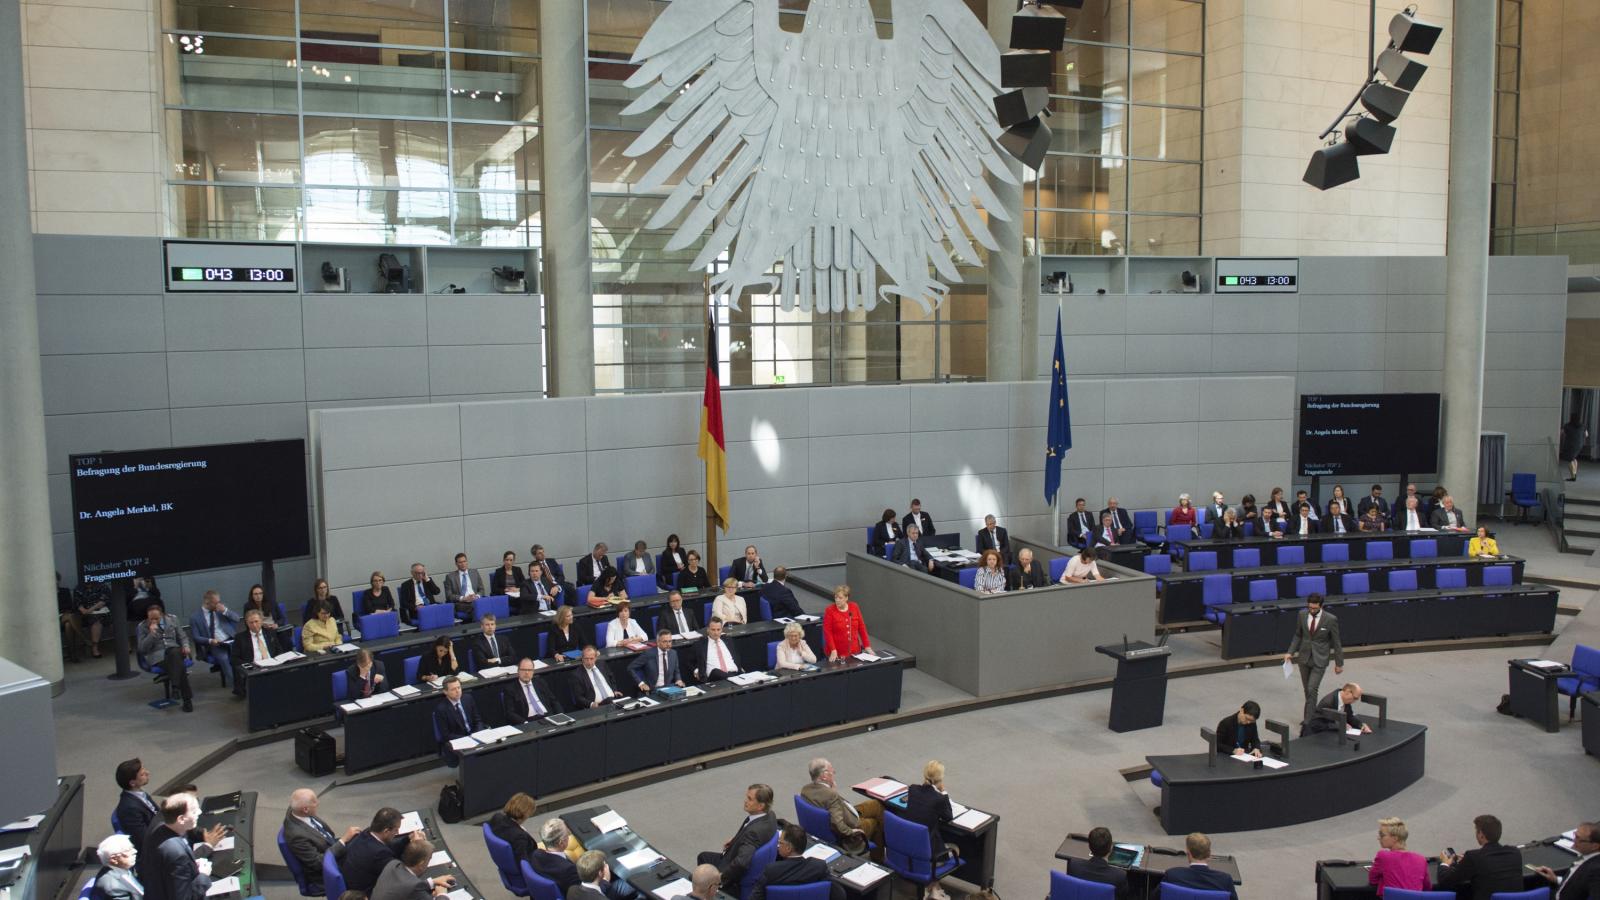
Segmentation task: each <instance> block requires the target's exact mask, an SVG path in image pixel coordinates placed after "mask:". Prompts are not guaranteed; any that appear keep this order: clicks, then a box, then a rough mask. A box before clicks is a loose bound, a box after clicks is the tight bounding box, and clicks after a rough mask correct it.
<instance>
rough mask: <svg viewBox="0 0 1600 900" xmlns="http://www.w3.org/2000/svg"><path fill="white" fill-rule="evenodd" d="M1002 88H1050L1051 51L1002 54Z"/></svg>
mask: <svg viewBox="0 0 1600 900" xmlns="http://www.w3.org/2000/svg"><path fill="white" fill-rule="evenodd" d="M1057 49H1059V48H1057ZM1000 86H1001V87H1005V88H1026V87H1041V88H1045V89H1046V90H1048V89H1049V88H1050V51H1048V50H1007V51H1006V52H1004V53H1002V54H1000Z"/></svg>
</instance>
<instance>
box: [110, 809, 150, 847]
mask: <svg viewBox="0 0 1600 900" xmlns="http://www.w3.org/2000/svg"><path fill="white" fill-rule="evenodd" d="M111 832H112V833H113V834H127V832H126V831H123V830H122V822H120V821H118V819H117V812H116V810H112V811H111ZM142 839H143V838H142V837H141V840H142Z"/></svg>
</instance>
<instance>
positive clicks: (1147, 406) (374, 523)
mask: <svg viewBox="0 0 1600 900" xmlns="http://www.w3.org/2000/svg"><path fill="white" fill-rule="evenodd" d="M1069 390H1070V392H1071V400H1072V407H1071V408H1072V417H1073V449H1072V450H1071V452H1070V453H1069V454H1068V455H1067V460H1066V466H1065V469H1064V477H1063V486H1062V493H1063V496H1064V498H1065V503H1064V506H1065V507H1066V508H1070V507H1071V502H1072V498H1074V497H1076V496H1080V495H1081V496H1084V497H1086V498H1088V499H1089V500H1090V501H1091V503H1093V504H1095V508H1097V509H1098V508H1099V505H1101V503H1102V501H1103V499H1104V497H1105V496H1106V495H1107V494H1108V493H1110V494H1113V495H1116V496H1118V497H1119V498H1120V500H1121V501H1122V503H1123V504H1125V505H1126V506H1129V507H1145V506H1157V505H1160V506H1170V505H1171V504H1172V503H1173V502H1174V498H1175V497H1176V495H1177V494H1178V492H1180V491H1190V492H1192V493H1193V492H1202V491H1203V492H1206V493H1209V492H1210V491H1211V490H1212V489H1213V488H1215V489H1220V490H1222V491H1224V492H1225V493H1226V494H1228V496H1230V497H1238V496H1239V495H1240V494H1242V493H1244V492H1246V491H1255V492H1256V493H1258V494H1259V493H1261V491H1262V489H1263V487H1264V486H1270V485H1272V484H1278V483H1283V482H1285V481H1286V480H1287V477H1288V471H1289V468H1288V467H1289V452H1290V438H1291V434H1290V430H1291V427H1292V417H1293V410H1294V391H1293V380H1292V379H1291V378H1287V377H1282V376H1272V377H1240V378H1170V379H1151V380H1137V381H1121V380H1113V381H1108V380H1099V379H1076V380H1074V381H1072V382H1071V383H1070V385H1069ZM1048 401H1049V389H1048V385H1046V384H1045V383H1043V382H1032V383H1017V384H943V385H904V386H882V387H878V386H862V387H844V388H788V389H774V390H756V391H732V392H727V393H725V394H724V395H723V406H724V416H725V420H724V421H725V426H726V431H725V434H726V436H727V441H728V470H729V485H730V489H731V503H732V513H731V515H732V524H733V530H732V533H731V534H729V535H726V536H719V538H718V547H719V559H720V561H721V562H722V563H724V564H726V563H727V562H728V561H729V560H731V559H732V558H733V557H734V556H736V555H738V554H739V553H740V552H741V550H742V548H743V547H744V545H745V544H747V543H755V544H757V545H758V546H759V547H760V549H761V552H762V556H763V557H764V558H765V559H767V560H769V561H771V562H772V563H781V564H787V565H803V564H812V563H837V562H839V561H841V560H842V559H843V558H844V553H845V551H846V550H853V549H855V550H858V549H861V548H862V547H863V546H864V544H865V542H866V531H865V529H866V526H868V525H870V524H872V523H874V522H876V521H877V520H878V518H879V516H880V514H881V512H882V510H883V509H884V507H886V506H887V507H893V508H894V509H895V510H896V511H897V512H899V513H901V514H902V515H903V514H904V512H905V509H906V506H907V504H908V503H909V500H910V498H911V497H913V496H915V497H919V498H921V500H922V501H923V506H924V508H925V509H926V510H927V511H928V512H929V514H930V515H932V516H933V517H934V521H935V523H936V524H937V525H938V527H939V529H940V530H941V531H945V530H959V531H961V532H962V534H963V539H964V540H965V541H966V542H967V543H968V544H969V545H970V543H971V540H972V535H973V532H974V530H975V528H976V527H977V526H978V525H979V524H980V523H981V522H982V520H983V517H984V516H985V515H986V514H988V513H991V512H992V513H995V514H996V515H997V516H999V518H1000V519H1001V521H1002V523H1003V524H1005V525H1007V526H1009V527H1010V528H1012V529H1013V530H1016V531H1019V532H1026V533H1032V534H1035V535H1041V534H1047V533H1048V532H1047V531H1046V530H1045V529H1047V528H1048V511H1049V508H1048V507H1047V506H1046V505H1045V503H1044V497H1043V492H1044V470H1043V465H1044V442H1045V428H1044V425H1045V415H1046V412H1047V407H1048ZM699 406H700V397H699V395H698V394H693V393H677V394H659V395H653V396H625V397H600V398H589V399H581V398H574V399H550V400H513V401H504V402H495V403H443V404H429V405H419V406H385V407H375V408H368V409H322V410H315V411H313V412H312V413H311V419H312V427H311V432H312V443H313V453H312V456H313V461H314V465H315V474H314V478H317V479H319V484H318V488H319V490H320V495H321V502H320V508H321V510H322V520H321V523H320V527H319V531H320V534H319V537H320V539H321V541H322V546H323V548H324V549H323V551H322V552H323V558H322V569H323V571H324V572H325V573H326V575H327V577H328V578H329V580H330V581H331V582H332V583H333V584H335V585H340V586H343V588H344V589H348V587H349V586H351V585H357V586H359V585H364V584H365V583H366V580H367V576H368V575H369V574H370V573H371V572H372V570H374V569H381V570H383V572H384V574H385V575H387V576H388V577H389V578H390V579H391V580H396V579H397V578H399V577H400V576H401V573H403V572H404V570H405V568H406V567H407V566H408V565H409V563H411V562H412V561H413V560H417V561H420V562H423V563H424V564H426V565H428V566H429V567H430V569H444V568H445V567H447V566H448V565H449V562H450V560H451V558H452V557H453V556H454V555H455V554H456V552H457V551H461V550H465V551H466V553H467V554H468V556H469V557H470V558H471V560H472V563H473V565H474V566H477V567H481V568H484V569H488V568H490V567H492V566H493V565H495V564H496V563H497V562H498V561H499V558H500V554H501V553H502V552H503V551H505V550H508V549H510V550H515V551H516V552H517V555H518V557H519V559H523V560H525V559H526V558H527V555H528V548H529V547H530V546H532V545H533V544H534V543H536V542H537V543H541V544H544V545H545V547H546V549H547V551H548V552H549V553H550V555H552V556H554V557H556V558H558V559H561V560H564V561H568V562H569V564H570V561H571V560H573V559H575V558H577V557H579V556H581V555H582V554H583V553H585V552H587V551H588V550H589V549H590V548H591V547H592V545H593V544H594V542H595V541H605V542H607V543H608V544H609V545H610V546H611V547H612V550H613V553H616V552H621V551H622V550H624V549H626V548H628V547H631V546H632V543H633V541H634V540H644V541H646V542H647V543H648V544H649V545H650V547H651V548H652V549H653V550H659V549H660V548H661V546H662V545H663V544H664V543H665V540H666V537H667V535H668V534H669V533H671V532H676V533H677V534H678V535H679V536H680V537H681V538H682V539H683V541H684V543H685V544H686V545H689V546H694V547H703V541H704V537H705V531H704V522H705V513H704V509H705V507H704V503H703V496H704V495H703V490H704V486H703V484H704V482H703V478H704V470H703V467H702V464H701V462H700V460H699V459H698V458H697V457H696V456H695V440H696V435H697V430H698V428H699ZM402 431H404V432H405V433H414V434H417V435H419V436H420V438H419V439H418V440H415V441H381V442H373V441H371V440H369V438H370V437H371V436H372V435H374V434H381V435H392V434H397V433H401V432H402ZM570 573H571V570H570V569H569V574H570Z"/></svg>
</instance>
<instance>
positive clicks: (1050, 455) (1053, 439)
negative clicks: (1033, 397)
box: [1044, 308, 1072, 504]
mask: <svg viewBox="0 0 1600 900" xmlns="http://www.w3.org/2000/svg"><path fill="white" fill-rule="evenodd" d="M1046 440H1047V441H1048V444H1047V446H1046V447H1045V452H1044V500H1045V502H1046V503H1051V504H1053V503H1055V502H1056V492H1057V491H1059V490H1060V489H1061V461H1062V460H1064V459H1066V458H1067V451H1068V450H1071V449H1072V407H1071V406H1070V405H1069V404H1068V402H1067V363H1066V352H1065V351H1064V350H1063V349H1062V347H1061V310H1060V309H1059V308H1058V309H1057V310H1056V354H1055V360H1054V361H1052V362H1051V363H1050V430H1049V434H1048V437H1047V438H1046Z"/></svg>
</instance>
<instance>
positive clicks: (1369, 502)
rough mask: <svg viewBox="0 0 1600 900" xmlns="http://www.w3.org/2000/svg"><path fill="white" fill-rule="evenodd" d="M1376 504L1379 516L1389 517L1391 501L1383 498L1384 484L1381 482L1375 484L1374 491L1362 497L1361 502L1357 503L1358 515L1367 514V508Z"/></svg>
mask: <svg viewBox="0 0 1600 900" xmlns="http://www.w3.org/2000/svg"><path fill="white" fill-rule="evenodd" d="M1374 506H1376V507H1377V508H1378V516H1379V517H1380V518H1384V519H1387V518H1389V501H1387V500H1385V499H1383V485H1381V484H1375V485H1373V486H1372V493H1370V494H1368V495H1367V496H1365V497H1362V498H1361V502H1360V503H1358V504H1356V515H1358V516H1364V515H1366V514H1367V510H1368V509H1370V508H1372V507H1374Z"/></svg>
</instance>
